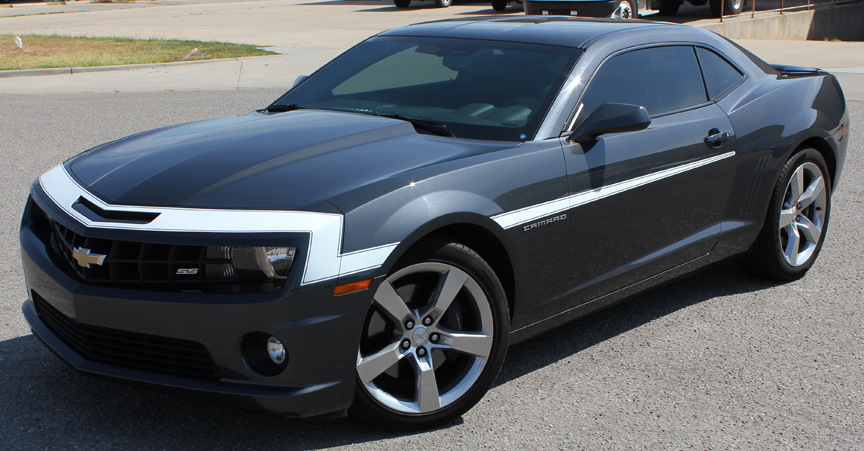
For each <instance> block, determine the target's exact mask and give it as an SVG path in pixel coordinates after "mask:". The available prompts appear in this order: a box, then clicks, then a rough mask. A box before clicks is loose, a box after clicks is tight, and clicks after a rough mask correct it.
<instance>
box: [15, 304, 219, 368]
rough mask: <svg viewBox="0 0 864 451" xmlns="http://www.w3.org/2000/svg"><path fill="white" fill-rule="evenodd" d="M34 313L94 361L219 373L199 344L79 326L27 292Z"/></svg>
mask: <svg viewBox="0 0 864 451" xmlns="http://www.w3.org/2000/svg"><path fill="white" fill-rule="evenodd" d="M30 293H31V295H32V298H33V303H34V304H35V305H36V313H38V314H39V318H41V319H42V322H44V323H45V325H46V326H48V329H50V330H51V332H54V334H55V335H57V337H58V338H60V339H61V340H62V341H63V342H64V343H66V345H67V346H69V347H70V348H72V349H73V350H74V351H75V352H77V353H78V354H80V355H81V356H82V357H84V358H86V359H88V360H93V361H97V362H103V363H108V364H111V365H117V366H124V367H129V368H135V369H141V370H147V371H154V372H158V373H167V374H176V375H181V376H190V377H199V378H207V379H218V378H219V371H218V370H217V369H216V364H214V363H213V358H212V357H210V353H209V352H207V348H205V347H204V345H202V344H200V343H195V342H194V341H187V340H177V339H173V338H165V337H157V336H153V335H145V334H139V333H135V332H126V331H122V330H114V329H106V328H102V327H94V326H83V325H80V324H77V323H76V322H75V321H74V320H72V319H71V318H69V317H67V316H66V315H64V314H62V313H60V311H59V310H57V309H55V308H54V307H52V306H51V304H49V303H48V302H47V301H45V299H43V298H42V297H41V296H39V294H38V293H36V292H35V291H32V290H31V292H30Z"/></svg>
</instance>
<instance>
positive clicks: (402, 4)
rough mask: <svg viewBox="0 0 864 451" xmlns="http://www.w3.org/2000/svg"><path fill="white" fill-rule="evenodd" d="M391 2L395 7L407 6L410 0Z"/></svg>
mask: <svg viewBox="0 0 864 451" xmlns="http://www.w3.org/2000/svg"><path fill="white" fill-rule="evenodd" d="M393 4H394V5H396V7H397V8H407V7H408V5H410V4H411V0H393Z"/></svg>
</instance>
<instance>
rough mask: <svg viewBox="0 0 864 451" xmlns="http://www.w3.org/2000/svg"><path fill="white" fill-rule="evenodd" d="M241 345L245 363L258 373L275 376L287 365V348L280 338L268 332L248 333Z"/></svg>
mask: <svg viewBox="0 0 864 451" xmlns="http://www.w3.org/2000/svg"><path fill="white" fill-rule="evenodd" d="M242 346H243V354H244V355H245V357H246V363H247V364H248V365H249V367H250V368H251V369H252V370H254V371H255V372H256V373H258V374H261V375H264V376H276V375H278V374H280V373H282V371H284V370H285V368H287V367H288V350H286V349H285V345H284V344H282V341H281V340H279V339H278V338H276V337H274V336H272V335H270V334H266V333H263V332H255V333H252V334H249V335H247V336H246V338H244V339H243V344H242Z"/></svg>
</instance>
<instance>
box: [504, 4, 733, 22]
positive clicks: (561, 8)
mask: <svg viewBox="0 0 864 451" xmlns="http://www.w3.org/2000/svg"><path fill="white" fill-rule="evenodd" d="M497 1H502V0H497ZM684 1H685V0H607V1H597V0H525V14H527V15H549V16H580V17H609V16H613V15H614V17H615V18H620V19H636V18H638V17H639V16H640V15H641V13H642V12H644V11H647V10H649V9H651V10H659V13H660V15H665V16H674V15H675V14H677V13H678V8H679V7H680V6H681V5H682V4H683V3H684ZM686 1H687V2H688V3H690V4H691V5H696V6H702V5H709V6H710V8H711V14H713V15H714V16H716V17H719V16H720V13H721V1H723V0H686ZM725 1H726V5H725V6H724V7H723V8H724V9H723V14H725V15H727V16H728V15H735V14H740V13H741V11H742V10H743V9H744V4H745V3H744V0H725ZM648 2H650V3H648ZM493 5H494V3H493Z"/></svg>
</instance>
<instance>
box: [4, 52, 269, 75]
mask: <svg viewBox="0 0 864 451" xmlns="http://www.w3.org/2000/svg"><path fill="white" fill-rule="evenodd" d="M278 56H284V55H262V56H246V57H241V58H218V59H212V60H196V61H176V62H173V63H154V64H128V65H122V66H93V67H56V68H51V69H23V70H4V71H0V78H11V77H30V76H35V75H63V74H67V75H73V74H84V73H87V72H108V71H115V70H139V69H164V68H170V67H177V66H188V65H191V64H204V63H224V62H227V61H238V62H239V61H243V60H247V59H252V58H273V57H278Z"/></svg>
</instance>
